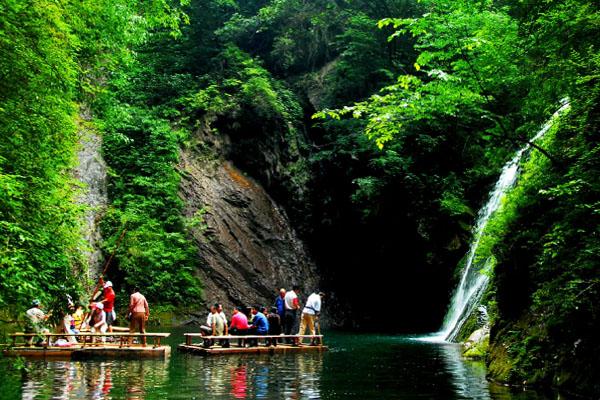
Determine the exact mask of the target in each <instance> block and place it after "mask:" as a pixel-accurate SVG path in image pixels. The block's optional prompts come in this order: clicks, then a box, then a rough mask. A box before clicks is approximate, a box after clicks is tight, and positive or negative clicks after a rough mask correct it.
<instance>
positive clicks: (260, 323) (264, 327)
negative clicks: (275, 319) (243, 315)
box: [248, 306, 269, 346]
mask: <svg viewBox="0 0 600 400" xmlns="http://www.w3.org/2000/svg"><path fill="white" fill-rule="evenodd" d="M261 309H262V308H261V307H260V306H255V307H252V309H251V311H250V312H251V313H252V315H253V316H254V318H253V319H252V326H251V327H250V328H249V329H248V333H249V334H250V335H260V336H262V335H265V336H266V335H268V334H269V321H268V320H267V317H266V316H265V314H263V313H262V312H260V311H259V310H261ZM251 343H252V344H253V345H254V346H256V345H258V340H253V341H252V342H251Z"/></svg>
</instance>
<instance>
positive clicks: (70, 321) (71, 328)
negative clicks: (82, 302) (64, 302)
mask: <svg viewBox="0 0 600 400" xmlns="http://www.w3.org/2000/svg"><path fill="white" fill-rule="evenodd" d="M74 311H75V309H74V308H73V306H69V312H74ZM69 312H67V313H65V316H64V317H63V319H62V326H61V327H60V328H61V329H60V330H61V332H59V333H74V334H78V333H79V331H78V330H77V329H75V318H73V316H72V315H71V314H69ZM67 341H68V342H69V343H71V344H74V343H77V339H75V336H67Z"/></svg>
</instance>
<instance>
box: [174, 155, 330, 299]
mask: <svg viewBox="0 0 600 400" xmlns="http://www.w3.org/2000/svg"><path fill="white" fill-rule="evenodd" d="M179 168H180V172H181V174H182V180H181V186H180V196H181V198H182V199H183V201H184V202H185V206H184V214H185V216H186V217H188V218H194V216H197V215H198V212H202V211H201V210H205V213H204V214H203V215H202V217H203V222H204V224H205V225H204V226H203V229H193V230H192V235H193V238H194V242H195V243H196V245H197V247H198V257H199V265H200V269H199V274H200V277H201V279H202V282H203V285H204V298H205V301H206V303H207V304H210V303H212V302H215V301H219V302H222V303H224V305H225V306H226V307H230V306H232V305H234V304H244V305H245V304H255V303H259V304H265V305H270V304H271V303H272V302H273V299H274V297H275V295H276V290H277V288H279V287H286V288H289V287H291V285H292V284H294V283H297V284H298V285H300V286H301V287H302V288H303V294H304V295H306V294H308V293H310V291H312V290H315V289H316V288H317V285H318V275H317V272H316V268H315V265H314V264H313V263H312V261H311V260H310V258H309V256H308V254H307V252H306V250H305V248H304V245H303V244H302V242H301V241H300V240H299V239H298V237H297V235H296V232H295V231H294V229H293V228H292V227H291V225H290V222H289V220H288V217H287V216H286V213H285V212H284V211H283V209H281V208H280V207H279V206H278V205H277V204H276V203H275V201H274V200H273V199H272V198H271V197H270V196H269V194H267V192H266V191H265V190H264V189H263V187H262V186H261V185H260V184H258V183H257V182H256V181H255V180H253V179H252V178H249V177H248V176H246V175H245V174H244V172H242V171H241V170H239V169H238V168H237V167H236V166H235V165H233V164H232V163H231V162H230V161H226V160H223V159H220V158H216V157H214V156H207V154H206V153H203V152H199V151H198V150H194V149H193V148H191V149H190V148H188V149H183V150H182V151H181V154H180V163H179Z"/></svg>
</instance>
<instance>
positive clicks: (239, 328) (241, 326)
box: [229, 306, 250, 346]
mask: <svg viewBox="0 0 600 400" xmlns="http://www.w3.org/2000/svg"><path fill="white" fill-rule="evenodd" d="M248 328H250V326H249V325H248V317H246V314H244V313H243V312H242V308H241V307H238V306H236V307H233V316H232V317H231V325H229V334H230V335H234V336H242V335H247V334H248ZM238 345H239V346H241V345H242V341H241V340H240V341H238Z"/></svg>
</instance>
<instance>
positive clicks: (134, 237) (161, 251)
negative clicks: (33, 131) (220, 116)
mask: <svg viewBox="0 0 600 400" xmlns="http://www.w3.org/2000/svg"><path fill="white" fill-rule="evenodd" d="M115 92H116V93H119V91H118V90H116V91H115ZM105 104H107V105H106V106H105V107H106V108H105V109H103V112H102V113H101V114H100V118H101V119H100V121H99V122H98V124H99V126H100V127H101V128H102V130H103V132H104V143H103V150H104V154H105V159H106V161H107V164H108V165H109V167H110V177H111V179H110V183H109V195H110V198H111V207H110V208H109V210H108V211H107V214H106V216H105V217H104V219H103V221H102V224H103V232H104V233H105V237H107V238H108V239H107V240H106V242H107V245H108V246H109V247H108V249H107V250H110V249H111V247H113V246H114V241H115V240H116V237H117V236H119V234H120V230H119V229H116V228H119V227H122V226H126V227H127V229H128V233H127V236H126V239H125V240H124V242H123V244H122V246H121V247H120V249H119V251H118V252H117V257H118V271H119V273H120V274H122V275H123V279H124V281H125V283H126V284H127V285H128V286H130V287H131V286H134V285H139V286H140V287H143V288H144V293H145V294H146V295H147V296H148V298H149V299H150V300H151V301H154V302H157V303H163V304H168V303H170V304H176V305H177V304H183V302H184V300H185V301H186V305H189V304H190V299H192V300H191V301H192V302H194V301H200V299H201V291H200V286H199V282H198V280H197V278H195V277H194V274H193V271H194V267H195V261H194V259H195V248H194V246H193V245H192V243H191V242H190V239H189V238H188V235H187V234H186V231H187V229H186V227H185V221H184V220H183V217H182V215H181V209H182V202H181V200H180V199H179V196H178V188H179V180H180V177H179V174H178V173H177V171H176V169H175V168H176V164H177V162H178V154H179V145H180V143H181V141H182V140H184V139H185V138H186V134H185V132H182V131H178V130H174V129H173V128H172V127H171V126H170V125H169V123H168V122H167V121H166V120H163V119H161V118H159V117H157V116H156V114H155V113H154V112H152V111H151V110H147V109H145V108H143V107H140V106H133V105H126V104H121V103H120V102H119V100H118V99H117V98H114V97H111V98H110V99H107V100H106V103H105Z"/></svg>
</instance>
